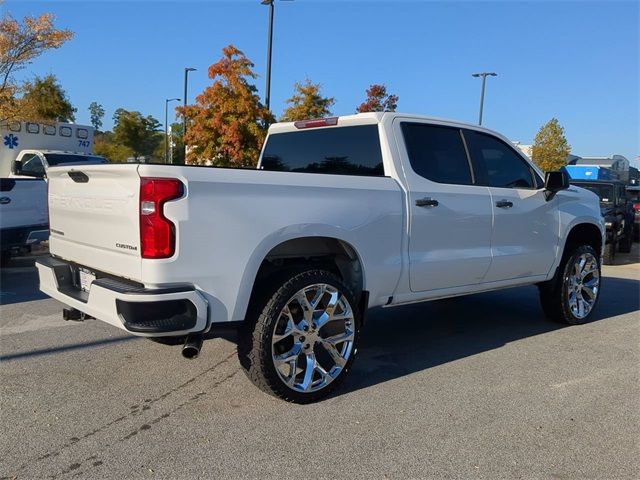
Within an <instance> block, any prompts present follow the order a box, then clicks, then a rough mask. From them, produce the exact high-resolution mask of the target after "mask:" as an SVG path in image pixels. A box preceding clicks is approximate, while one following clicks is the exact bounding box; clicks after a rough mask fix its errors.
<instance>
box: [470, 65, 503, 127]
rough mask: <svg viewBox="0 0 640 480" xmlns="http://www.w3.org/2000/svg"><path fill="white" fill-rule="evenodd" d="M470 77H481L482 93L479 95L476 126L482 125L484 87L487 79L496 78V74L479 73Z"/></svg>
mask: <svg viewBox="0 0 640 480" xmlns="http://www.w3.org/2000/svg"><path fill="white" fill-rule="evenodd" d="M471 76H472V77H476V78H477V77H482V93H480V119H479V120H478V125H482V109H483V108H484V85H485V83H486V81H487V77H497V76H498V74H497V73H494V72H481V73H472V74H471Z"/></svg>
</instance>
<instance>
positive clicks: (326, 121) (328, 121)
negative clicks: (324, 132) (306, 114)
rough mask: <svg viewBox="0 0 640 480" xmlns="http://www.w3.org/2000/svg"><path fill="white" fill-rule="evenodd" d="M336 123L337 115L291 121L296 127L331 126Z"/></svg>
mask: <svg viewBox="0 0 640 480" xmlns="http://www.w3.org/2000/svg"><path fill="white" fill-rule="evenodd" d="M337 124H338V117H330V118H318V119H314V120H299V121H297V122H293V126H294V127H296V128H316V127H333V126H334V125H337Z"/></svg>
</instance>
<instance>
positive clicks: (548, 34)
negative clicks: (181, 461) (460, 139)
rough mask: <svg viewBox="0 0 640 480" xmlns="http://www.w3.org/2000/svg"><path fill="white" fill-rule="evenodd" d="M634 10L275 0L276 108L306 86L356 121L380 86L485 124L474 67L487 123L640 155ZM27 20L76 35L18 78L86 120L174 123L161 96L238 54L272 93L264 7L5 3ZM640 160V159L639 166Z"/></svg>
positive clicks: (414, 108) (581, 148)
mask: <svg viewBox="0 0 640 480" xmlns="http://www.w3.org/2000/svg"><path fill="white" fill-rule="evenodd" d="M639 5H640V2H637V1H629V2H613V1H607V2H592V1H581V2H578V1H568V2H551V1H536V2H519V1H510V2H507V1H502V2H484V1H473V2H458V1H447V2H443V1H440V2H429V1H413V2H409V1H387V2H385V1H327V0H325V1H313V0H295V1H292V2H291V1H280V0H276V14H275V33H274V53H273V72H272V92H271V96H272V101H271V106H272V109H273V110H274V111H275V112H276V114H279V113H280V112H281V111H282V110H283V108H284V101H285V100H286V98H288V97H289V96H290V95H291V93H292V87H293V83H294V82H295V81H298V80H304V79H305V78H309V79H311V80H312V81H314V82H320V83H321V84H322V87H323V92H324V93H325V94H326V95H330V96H333V97H335V98H336V104H335V107H334V108H333V113H334V114H338V115H340V114H350V113H353V112H354V109H355V107H356V106H357V105H358V104H359V103H360V102H361V101H362V100H363V97H364V91H365V89H366V88H367V87H368V86H369V85H370V84H371V83H384V84H386V85H387V87H388V89H389V90H390V91H391V92H392V93H395V94H397V95H399V96H400V102H399V107H398V110H399V111H404V112H411V113H420V114H426V115H432V116H438V117H445V118H453V119H457V120H462V121H467V122H472V123H473V122H476V121H477V117H478V103H479V94H480V81H479V79H476V78H473V77H471V73H473V72H476V71H495V72H497V73H498V76H497V77H495V78H489V79H488V81H487V93H486V97H485V112H484V122H483V123H484V125H485V126H487V127H489V128H493V129H495V130H498V131H500V132H502V133H504V134H505V135H507V136H508V137H509V138H511V139H512V140H519V141H521V142H523V143H530V142H531V141H532V140H533V137H534V135H535V133H536V131H537V130H538V128H539V127H540V126H541V125H542V124H543V123H545V122H546V121H547V120H549V119H550V118H552V117H557V118H558V119H559V121H560V123H561V124H562V125H563V126H564V127H565V129H566V136H567V139H568V140H569V143H570V144H571V146H572V152H573V153H575V154H578V155H584V156H588V155H610V154H614V153H619V154H623V155H625V156H626V157H627V158H629V159H630V160H632V159H634V158H635V157H636V156H637V155H638V154H640V141H639V136H640V123H639V109H640V98H639V92H638V90H639V89H638V85H639V84H640V83H639V80H640V79H639V62H640V60H639V59H640V51H639V34H638V30H639V27H638V26H639V25H640V13H639ZM0 8H2V9H3V10H5V11H8V12H10V13H11V14H12V15H14V16H15V17H17V18H20V17H22V16H24V15H26V14H39V13H42V12H46V11H48V12H53V13H54V14H55V15H56V18H57V25H59V26H60V27H65V28H69V29H71V30H73V31H74V32H75V34H76V36H75V38H74V39H73V40H72V41H71V42H69V43H67V44H66V45H64V46H63V47H62V48H61V49H59V50H56V51H53V52H47V53H46V54H44V55H43V56H42V57H40V58H38V59H37V60H36V61H35V62H34V63H33V64H32V65H30V67H29V68H28V69H27V70H24V71H23V72H21V73H20V74H19V75H18V78H20V79H22V78H31V77H33V76H34V75H36V74H37V75H45V74H49V73H53V74H55V75H56V76H57V77H58V78H59V80H60V82H61V84H62V85H63V87H64V88H65V89H66V91H67V93H68V94H69V97H70V98H71V100H72V102H73V104H74V105H75V106H76V107H77V108H78V113H77V121H78V122H81V123H88V121H89V114H88V111H87V107H88V105H89V103H91V102H92V101H94V100H95V101H97V102H99V103H101V104H102V105H104V107H105V109H106V111H107V115H106V118H105V126H106V127H107V128H109V127H111V123H112V122H111V115H112V114H113V111H114V110H115V109H116V108H118V107H123V108H126V109H128V110H138V111H141V112H142V113H143V114H145V115H147V114H150V115H153V116H155V117H156V118H158V119H159V120H160V121H161V122H163V121H164V99H165V98H169V97H182V85H183V84H182V80H183V68H184V67H185V66H192V67H195V68H197V69H198V71H196V72H193V73H192V74H191V76H190V83H189V89H190V95H189V97H190V98H189V100H190V101H191V102H192V101H193V98H194V96H195V94H197V93H199V92H201V91H202V90H203V89H204V88H205V87H206V86H207V85H208V84H209V83H210V80H209V79H208V78H207V67H208V66H209V65H210V64H211V63H214V62H215V61H216V60H217V59H218V58H219V57H220V51H221V49H222V48H223V47H224V46H226V45H228V44H230V43H232V44H234V45H236V46H237V47H238V48H240V49H241V50H243V51H244V52H245V54H246V55H247V56H248V57H249V58H250V59H251V60H252V61H253V62H254V63H255V70H256V72H257V73H258V74H259V75H260V77H259V78H258V79H257V80H256V84H257V86H258V88H259V90H260V92H261V94H262V92H263V86H264V73H265V63H266V37H267V12H268V8H267V7H265V6H263V5H260V2H259V0H246V1H245V0H236V1H233V2H230V1H227V2H223V1H201V2H188V1H181V2H170V1H141V0H140V1H129V2H110V1H102V2H99V1H91V0H86V1H83V2H80V1H68V2H65V1H61V0H56V1H44V2H30V1H25V0H20V1H16V0H9V1H7V2H6V3H5V4H4V6H3V7H0ZM636 163H637V162H636Z"/></svg>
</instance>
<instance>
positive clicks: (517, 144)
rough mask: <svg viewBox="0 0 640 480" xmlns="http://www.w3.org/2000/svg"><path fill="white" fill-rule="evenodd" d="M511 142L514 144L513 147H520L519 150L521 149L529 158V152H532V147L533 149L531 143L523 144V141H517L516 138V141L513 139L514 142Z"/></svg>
mask: <svg viewBox="0 0 640 480" xmlns="http://www.w3.org/2000/svg"><path fill="white" fill-rule="evenodd" d="M511 143H513V145H514V146H515V147H517V148H518V149H520V151H521V152H522V153H524V154H525V155H526V156H527V157H529V158H531V152H532V149H533V145H525V144H523V143H520V142H519V141H517V140H516V141H514V142H511Z"/></svg>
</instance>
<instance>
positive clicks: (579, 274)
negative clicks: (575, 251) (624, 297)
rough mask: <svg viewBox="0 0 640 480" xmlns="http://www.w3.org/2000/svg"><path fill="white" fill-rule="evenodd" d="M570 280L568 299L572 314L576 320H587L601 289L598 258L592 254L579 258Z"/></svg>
mask: <svg viewBox="0 0 640 480" xmlns="http://www.w3.org/2000/svg"><path fill="white" fill-rule="evenodd" d="M568 280H569V284H568V288H567V297H568V301H569V308H570V309H571V313H572V314H573V316H575V317H576V318H579V319H582V318H585V317H586V316H587V315H589V313H590V312H591V310H592V309H593V306H594V305H595V303H596V299H597V298H598V289H599V288H600V269H599V268H598V260H597V259H596V257H595V256H593V255H592V254H591V253H583V254H582V255H580V256H578V257H577V258H576V260H575V263H574V265H573V268H572V269H571V271H570V273H569V279H568Z"/></svg>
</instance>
